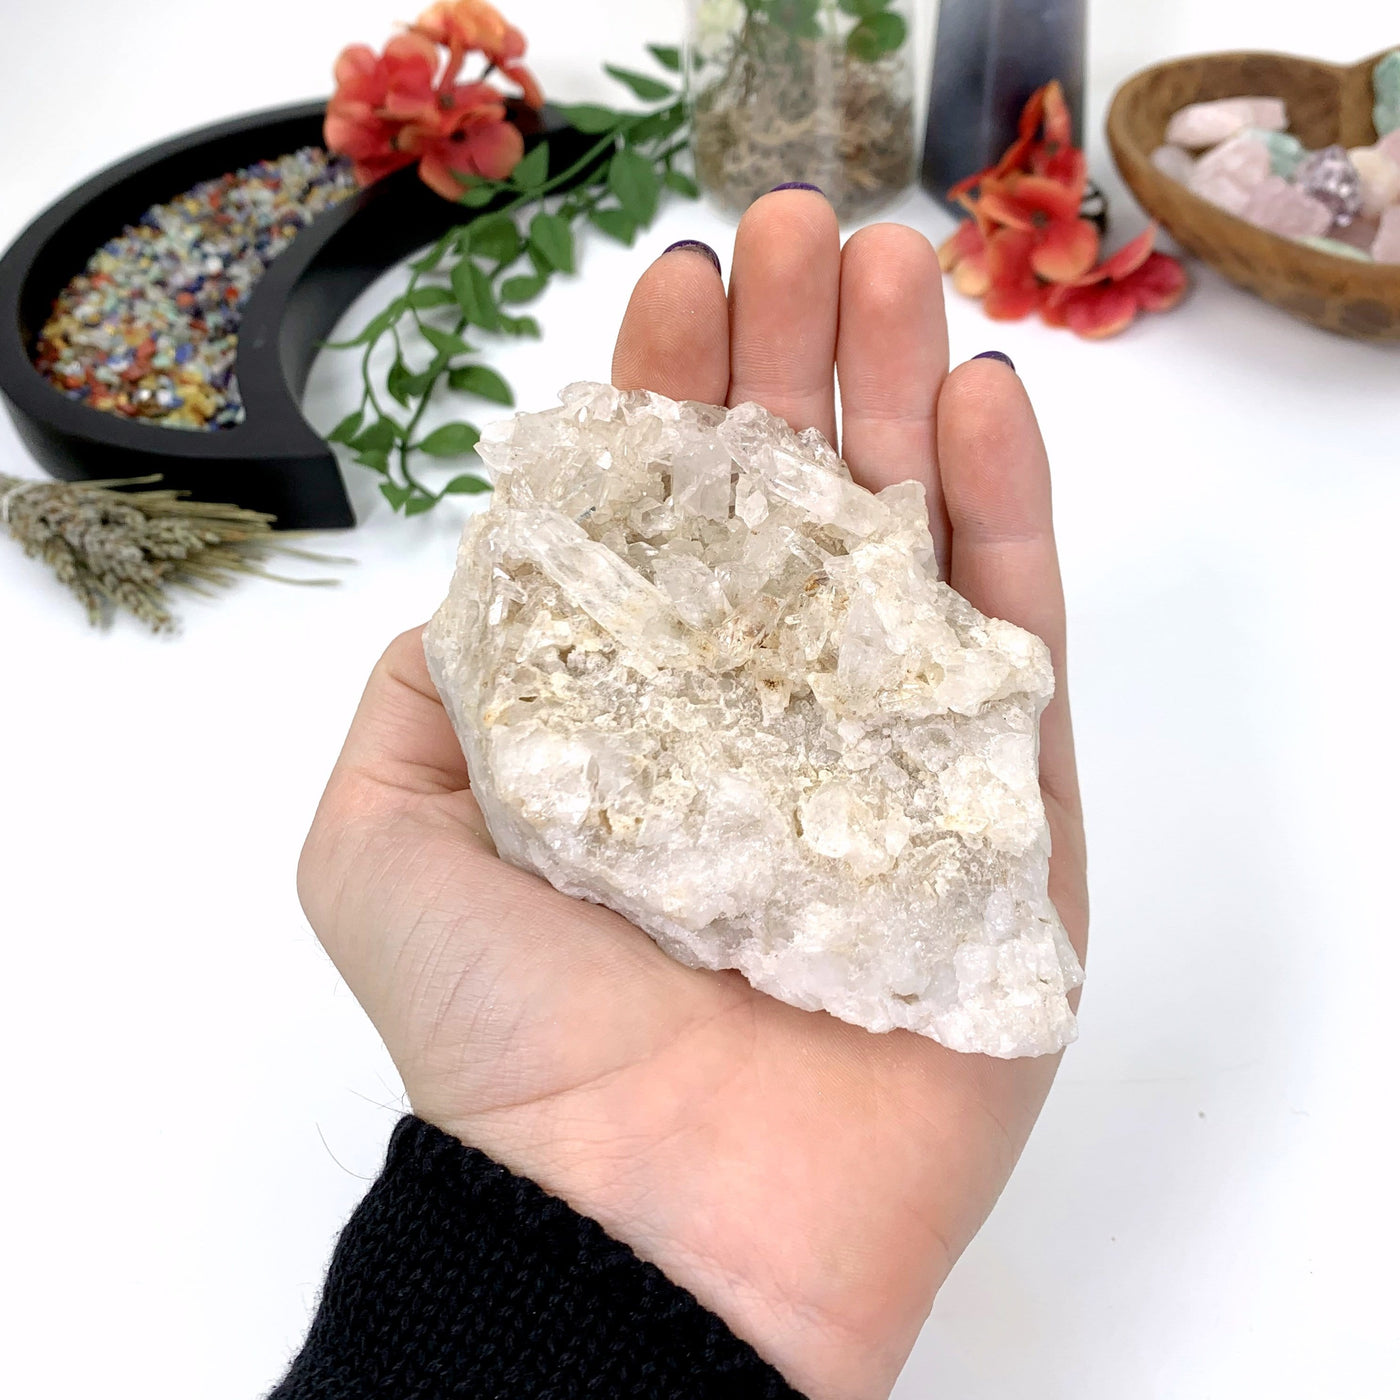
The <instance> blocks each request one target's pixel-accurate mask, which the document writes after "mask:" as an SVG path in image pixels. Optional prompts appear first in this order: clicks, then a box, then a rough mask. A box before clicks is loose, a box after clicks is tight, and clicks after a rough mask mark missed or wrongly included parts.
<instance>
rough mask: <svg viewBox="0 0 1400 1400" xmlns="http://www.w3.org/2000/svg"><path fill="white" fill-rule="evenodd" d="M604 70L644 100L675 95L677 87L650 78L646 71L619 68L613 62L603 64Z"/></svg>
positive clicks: (653, 100) (654, 99)
mask: <svg viewBox="0 0 1400 1400" xmlns="http://www.w3.org/2000/svg"><path fill="white" fill-rule="evenodd" d="M603 71H604V72H605V73H606V74H607V75H608V76H609V77H611V78H616V79H617V80H618V82H620V83H622V84H623V85H624V86H626V87H629V88H631V89H632V91H633V92H635V93H636V94H637V96H638V97H640V98H641V99H642V101H643V102H656V101H657V100H659V99H660V98H662V97H672V96H674V95H675V91H676V90H675V88H673V87H672V86H671V85H670V84H669V83H661V82H658V81H657V80H656V79H655V78H648V77H647V75H646V74H645V73H634V72H633V71H632V70H631V69H630V68H618V67H616V66H615V65H613V64H611V63H605V64H604V65H603Z"/></svg>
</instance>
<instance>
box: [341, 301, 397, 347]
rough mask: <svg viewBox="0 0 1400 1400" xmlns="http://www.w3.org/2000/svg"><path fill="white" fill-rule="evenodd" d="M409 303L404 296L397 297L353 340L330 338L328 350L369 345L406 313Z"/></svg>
mask: <svg viewBox="0 0 1400 1400" xmlns="http://www.w3.org/2000/svg"><path fill="white" fill-rule="evenodd" d="M407 305H408V302H407V300H406V299H405V298H404V297H395V298H394V299H393V301H391V302H390V303H389V304H388V306H386V307H385V308H384V310H383V311H381V312H380V313H379V314H378V315H377V316H372V317H371V318H370V320H369V322H368V324H366V326H365V328H364V330H362V331H361V332H360V333H359V335H357V336H356V337H355V338H354V339H353V340H328V341H327V342H326V349H327V350H349V349H351V348H352V347H353V346H356V345H368V344H369V343H370V341H372V340H378V339H379V337H380V336H381V335H383V334H384V332H385V331H387V330H388V329H389V327H390V326H392V325H393V324H394V322H395V321H397V320H398V318H399V317H400V316H402V315H403V313H404V308H405V307H406V306H407Z"/></svg>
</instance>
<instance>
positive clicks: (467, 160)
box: [325, 0, 543, 200]
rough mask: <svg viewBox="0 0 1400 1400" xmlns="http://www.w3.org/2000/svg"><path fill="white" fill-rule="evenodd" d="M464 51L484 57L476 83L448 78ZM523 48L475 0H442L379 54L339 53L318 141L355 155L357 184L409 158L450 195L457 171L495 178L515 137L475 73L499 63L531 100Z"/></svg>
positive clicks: (506, 167) (359, 49) (534, 93)
mask: <svg viewBox="0 0 1400 1400" xmlns="http://www.w3.org/2000/svg"><path fill="white" fill-rule="evenodd" d="M442 49H446V50H447V53H446V56H445V58H444V56H443V54H442V52H441V50H442ZM474 52H479V53H481V54H483V55H484V57H485V58H486V69H485V72H484V73H483V74H482V77H481V79H478V80H477V81H476V82H469V83H461V82H458V77H459V76H460V74H461V71H462V65H463V63H464V62H465V60H466V57H467V55H468V54H470V53H474ZM524 52H525V40H524V38H523V37H522V36H521V34H520V31H519V30H518V29H515V28H513V27H512V26H510V25H508V24H507V23H506V22H505V20H504V19H502V18H501V16H500V14H499V13H498V12H497V11H496V10H495V9H493V8H492V7H491V6H490V5H488V4H486V3H485V2H484V0H443V3H439V4H436V5H433V6H432V7H431V8H430V9H429V10H427V11H425V12H424V13H423V14H422V15H421V16H420V17H419V19H418V21H417V22H416V23H415V24H414V25H413V26H411V27H410V29H409V30H408V32H407V33H404V34H400V35H397V36H396V37H395V38H393V39H391V40H390V41H389V43H388V44H387V45H386V46H385V49H384V52H383V54H376V53H375V52H374V51H373V50H372V49H369V48H367V47H366V46H365V45H363V44H352V45H351V46H350V47H349V48H347V49H345V50H344V52H343V53H342V54H341V55H340V57H339V59H337V60H336V65H335V80H336V91H335V95H334V96H333V97H332V98H331V101H330V103H329V105H328V106H327V108H326V128H325V140H326V145H327V147H328V148H329V149H330V150H332V151H337V152H339V153H340V154H342V155H347V156H349V157H350V158H351V159H352V160H353V161H354V162H355V175H356V178H357V179H358V180H359V181H360V183H361V184H371V183H372V182H373V181H375V180H377V179H379V178H380V177H381V176H383V175H387V174H389V172H390V171H393V170H398V169H400V168H401V167H403V166H405V165H411V164H413V163H414V162H415V161H417V162H418V169H419V173H420V174H421V175H422V177H423V180H424V181H425V182H426V183H427V184H428V185H430V186H431V187H432V188H433V189H434V190H436V191H437V192H438V193H439V194H440V195H442V196H443V197H444V198H445V199H452V200H455V199H457V198H459V197H460V195H461V192H462V183H463V179H464V178H468V177H471V176H482V177H485V178H488V179H494V180H501V179H504V178H505V177H506V176H507V175H509V174H510V172H511V171H512V170H513V169H514V168H515V166H516V164H517V162H518V161H519V160H520V157H521V156H522V155H523V154H524V150H525V142H524V138H523V137H522V136H521V134H520V131H519V130H518V128H516V127H515V126H514V125H513V124H512V123H511V122H510V121H509V120H507V113H506V105H505V95H504V94H503V93H502V92H501V91H500V90H499V89H497V88H495V87H493V86H492V85H491V84H490V83H489V82H486V81H484V79H485V78H486V76H487V75H489V74H490V73H491V72H492V71H493V70H499V71H500V72H501V73H502V74H503V75H504V76H505V77H506V78H508V79H509V80H510V81H512V82H514V83H515V84H516V85H517V86H519V87H520V89H521V91H522V94H523V96H524V100H525V101H526V102H527V103H529V104H530V105H531V106H538V105H539V103H540V102H541V101H542V100H543V99H542V97H541V94H540V90H539V86H538V84H537V83H536V82H535V80H534V77H533V76H532V75H531V74H530V72H529V70H528V69H527V68H525V67H524V66H523V65H522V64H521V63H520V61H519V60H520V57H521V55H523V54H524Z"/></svg>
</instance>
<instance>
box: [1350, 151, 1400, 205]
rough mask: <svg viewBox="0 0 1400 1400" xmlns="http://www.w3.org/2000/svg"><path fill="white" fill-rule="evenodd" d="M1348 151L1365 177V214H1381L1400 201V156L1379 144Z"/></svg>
mask: <svg viewBox="0 0 1400 1400" xmlns="http://www.w3.org/2000/svg"><path fill="white" fill-rule="evenodd" d="M1347 155H1348V157H1349V158H1350V159H1351V163H1352V165H1353V166H1354V167H1355V168H1356V173H1357V174H1358V175H1359V176H1360V177H1361V212H1362V213H1363V214H1376V215H1379V214H1380V212H1381V210H1383V209H1388V208H1389V207H1390V206H1391V205H1392V204H1400V159H1393V158H1392V157H1391V156H1390V155H1389V154H1387V153H1386V152H1385V151H1382V150H1379V149H1378V148H1377V147H1375V146H1360V147H1358V148H1357V149H1356V150H1352V151H1348V152H1347Z"/></svg>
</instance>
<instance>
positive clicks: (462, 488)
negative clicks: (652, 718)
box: [442, 476, 491, 496]
mask: <svg viewBox="0 0 1400 1400" xmlns="http://www.w3.org/2000/svg"><path fill="white" fill-rule="evenodd" d="M490 489H491V483H490V482H489V481H483V480H482V478H481V477H479V476H454V477H453V478H452V480H451V481H449V482H448V483H447V485H446V486H444V487H443V488H442V494H443V495H444V496H479V495H480V494H481V493H482V492H483V491H489V490H490Z"/></svg>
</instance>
